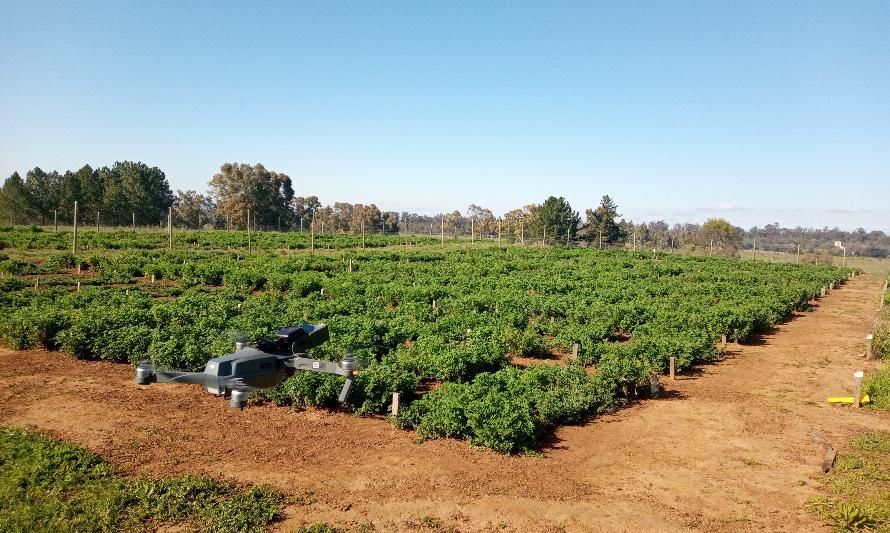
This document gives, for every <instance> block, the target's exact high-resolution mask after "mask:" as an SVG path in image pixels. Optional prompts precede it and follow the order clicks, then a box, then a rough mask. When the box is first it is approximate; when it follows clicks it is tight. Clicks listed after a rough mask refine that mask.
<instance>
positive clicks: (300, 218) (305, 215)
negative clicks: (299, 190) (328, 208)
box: [290, 196, 321, 228]
mask: <svg viewBox="0 0 890 533" xmlns="http://www.w3.org/2000/svg"><path fill="white" fill-rule="evenodd" d="M320 207H321V202H319V201H318V196H306V197H303V196H297V197H296V198H294V199H293V200H291V202H290V208H291V211H293V217H294V221H293V224H294V225H295V226H297V227H304V228H309V224H311V223H312V215H313V214H314V213H315V211H316V210H317V209H318V208H320Z"/></svg>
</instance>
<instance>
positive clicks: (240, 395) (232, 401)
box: [229, 389, 248, 410]
mask: <svg viewBox="0 0 890 533" xmlns="http://www.w3.org/2000/svg"><path fill="white" fill-rule="evenodd" d="M247 395H248V391H246V390H238V389H233V390H232V394H231V397H230V398H229V407H231V408H232V409H242V410H243V409H244V406H246V405H247Z"/></svg>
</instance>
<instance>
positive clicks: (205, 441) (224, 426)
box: [0, 276, 890, 531]
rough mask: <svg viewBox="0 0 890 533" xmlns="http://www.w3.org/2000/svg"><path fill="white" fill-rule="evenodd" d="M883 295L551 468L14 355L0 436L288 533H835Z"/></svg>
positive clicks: (857, 297) (775, 344) (714, 368)
mask: <svg viewBox="0 0 890 533" xmlns="http://www.w3.org/2000/svg"><path fill="white" fill-rule="evenodd" d="M880 287H881V282H880V281H879V280H878V279H877V278H875V277H869V276H861V277H857V278H856V279H854V280H853V281H851V282H850V283H848V284H847V285H846V286H844V287H843V288H841V289H838V290H835V291H832V292H831V293H830V294H829V295H828V296H826V297H825V298H823V299H821V301H820V302H818V303H817V304H816V306H815V308H814V310H813V311H812V312H808V313H803V314H800V315H798V316H796V317H795V318H794V319H793V320H792V321H790V322H789V323H787V324H783V325H780V326H778V327H776V328H775V330H774V331H773V332H771V333H770V334H768V335H765V336H763V337H761V338H759V339H758V340H757V341H755V342H753V343H751V344H747V345H743V346H740V345H736V344H731V345H730V346H729V349H728V350H727V353H726V355H725V357H723V358H722V359H721V360H720V361H719V362H717V363H715V364H712V365H708V366H705V367H702V368H699V369H698V370H696V371H694V372H690V373H688V374H687V373H683V374H680V375H679V376H678V377H677V380H676V381H670V380H668V379H667V378H664V379H663V380H662V383H663V384H664V385H665V388H666V390H665V392H664V393H663V394H662V396H661V397H660V398H658V399H653V400H646V401H642V402H638V403H635V404H633V405H631V406H629V407H627V408H625V409H622V410H620V411H619V412H618V413H616V414H614V415H608V416H603V417H600V418H597V419H594V420H591V421H589V422H587V423H585V424H583V425H578V426H571V427H563V428H560V429H559V430H557V431H556V433H555V434H554V435H553V436H552V438H551V439H549V441H548V442H547V443H545V446H544V448H543V449H542V450H541V453H540V454H539V455H530V456H512V457H511V456H503V455H499V454H497V453H494V452H491V451H489V450H484V449H475V448H473V447H471V446H469V445H468V444H467V443H465V442H461V441H456V440H437V441H431V442H425V443H422V444H418V443H416V442H415V436H414V434H412V433H410V432H405V431H401V430H398V429H396V428H395V427H394V426H392V425H391V424H390V423H389V422H388V421H386V420H384V419H375V418H356V417H353V416H350V415H348V414H343V413H330V412H325V411H316V410H308V411H301V412H298V411H293V410H289V409H284V408H277V407H274V406H254V407H250V408H248V409H246V410H244V411H234V410H231V409H229V407H228V405H227V402H226V401H224V400H222V399H220V398H214V397H213V396H210V395H208V394H206V393H204V392H203V391H202V390H200V389H199V388H198V387H194V386H187V385H168V386H158V385H154V386H151V387H139V386H137V385H135V384H134V383H133V371H132V369H131V368H130V367H128V366H124V365H117V364H110V363H103V362H82V361H75V360H73V359H70V358H67V357H65V356H63V355H61V354H59V353H47V352H33V351H32V352H10V351H5V352H0V424H3V425H6V424H18V425H28V426H32V427H36V428H39V429H41V430H44V431H46V432H48V433H50V434H52V435H54V436H57V437H61V438H64V439H67V440H71V441H75V442H77V443H80V444H82V445H85V446H86V447H87V448H89V449H91V450H93V451H95V452H97V453H99V454H101V455H102V456H103V457H105V458H107V459H108V460H109V461H111V462H112V463H114V464H116V465H118V466H119V468H120V469H121V470H122V471H124V472H126V473H131V474H138V475H152V476H160V475H169V474H180V473H186V472H188V473H204V474H210V475H213V476H218V477H222V478H225V479H229V480H233V481H237V482H242V483H268V484H271V485H273V486H275V487H277V488H279V489H281V490H283V491H285V492H287V493H288V494H290V495H291V497H292V502H293V503H292V504H291V505H290V506H289V507H288V510H287V519H286V520H285V521H284V522H283V523H282V524H280V529H282V530H290V529H293V528H295V527H298V526H300V525H304V524H309V523H312V522H316V521H324V522H328V523H331V524H334V525H338V526H340V527H345V528H358V527H360V526H362V525H364V524H369V523H371V524H373V525H374V526H375V527H376V529H377V530H378V531H380V530H386V531H392V530H406V531H407V530H419V529H423V530H428V531H433V530H446V529H448V528H453V529H457V530H460V531H477V530H508V531H510V530H512V531H557V530H566V531H602V530H606V531H637V530H643V529H646V530H655V531H677V530H705V531H739V530H750V531H754V530H758V531H759V530H772V531H818V530H822V529H824V528H823V526H822V525H821V524H819V522H818V520H817V519H816V518H815V517H814V516H812V515H810V514H808V513H807V512H806V511H805V510H804V505H805V503H806V501H807V499H808V498H810V497H811V496H813V495H815V494H817V493H818V491H819V483H818V480H819V477H820V475H821V473H820V464H821V461H822V458H823V449H822V446H821V445H820V444H819V443H818V442H816V440H814V439H813V438H812V437H810V435H809V434H810V432H812V431H820V432H822V434H823V435H824V436H825V437H826V438H827V439H828V440H829V441H831V442H832V443H833V444H834V445H835V447H841V446H843V445H844V444H845V443H846V442H847V441H848V440H849V438H850V436H852V435H854V434H856V433H859V432H863V431H873V430H884V431H888V430H890V416H888V415H887V414H886V413H880V412H876V411H871V410H867V409H861V410H858V411H856V410H854V409H852V408H851V407H844V406H836V405H834V406H832V405H828V404H826V403H825V398H826V397H828V396H837V395H851V394H852V384H853V378H852V375H853V372H854V370H857V369H866V370H867V369H869V368H873V367H875V366H876V365H878V364H879V363H875V362H866V361H864V360H863V358H862V357H860V355H861V354H862V353H863V352H864V338H865V335H866V334H867V333H868V331H869V330H870V328H871V325H872V321H873V318H874V316H875V315H876V314H877V305H878V293H879V290H880Z"/></svg>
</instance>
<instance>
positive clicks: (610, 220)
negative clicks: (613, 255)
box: [584, 194, 623, 245]
mask: <svg viewBox="0 0 890 533" xmlns="http://www.w3.org/2000/svg"><path fill="white" fill-rule="evenodd" d="M585 215H586V217H587V223H586V224H585V227H584V234H585V236H586V237H587V238H588V239H591V240H592V241H593V242H595V243H596V244H597V245H599V242H600V241H599V240H600V238H602V243H603V245H607V244H611V243H616V242H620V241H621V240H622V239H623V234H622V231H621V227H620V226H619V225H618V224H617V223H616V222H615V219H616V218H618V217H620V216H621V215H620V214H619V213H618V204H616V203H615V202H614V201H613V200H612V198H610V197H609V195H608V194H607V195H605V196H603V197H602V199H601V200H600V205H599V207H597V208H596V209H592V210H591V209H588V210H587V211H586V212H585Z"/></svg>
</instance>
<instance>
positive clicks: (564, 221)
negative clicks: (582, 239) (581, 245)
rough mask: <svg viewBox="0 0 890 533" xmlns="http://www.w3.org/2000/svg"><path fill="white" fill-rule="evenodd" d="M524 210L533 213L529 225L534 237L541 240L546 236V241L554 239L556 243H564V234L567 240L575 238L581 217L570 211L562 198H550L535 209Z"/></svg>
mask: <svg viewBox="0 0 890 533" xmlns="http://www.w3.org/2000/svg"><path fill="white" fill-rule="evenodd" d="M526 209H527V210H528V211H529V212H530V213H531V212H533V213H534V216H533V218H532V220H531V224H530V225H531V226H532V228H533V231H534V232H535V234H536V235H539V236H541V237H542V238H543V237H544V235H545V234H546V236H547V238H548V239H555V242H557V243H561V242H565V238H566V233H568V235H569V238H575V236H576V234H577V232H578V224H579V223H580V222H581V217H580V216H578V212H577V211H572V206H571V205H569V202H568V201H567V200H566V199H565V198H563V197H562V196H560V197H559V198H557V197H555V196H551V197H549V198H547V199H546V200H544V203H543V204H541V205H540V206H537V209H528V207H526Z"/></svg>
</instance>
